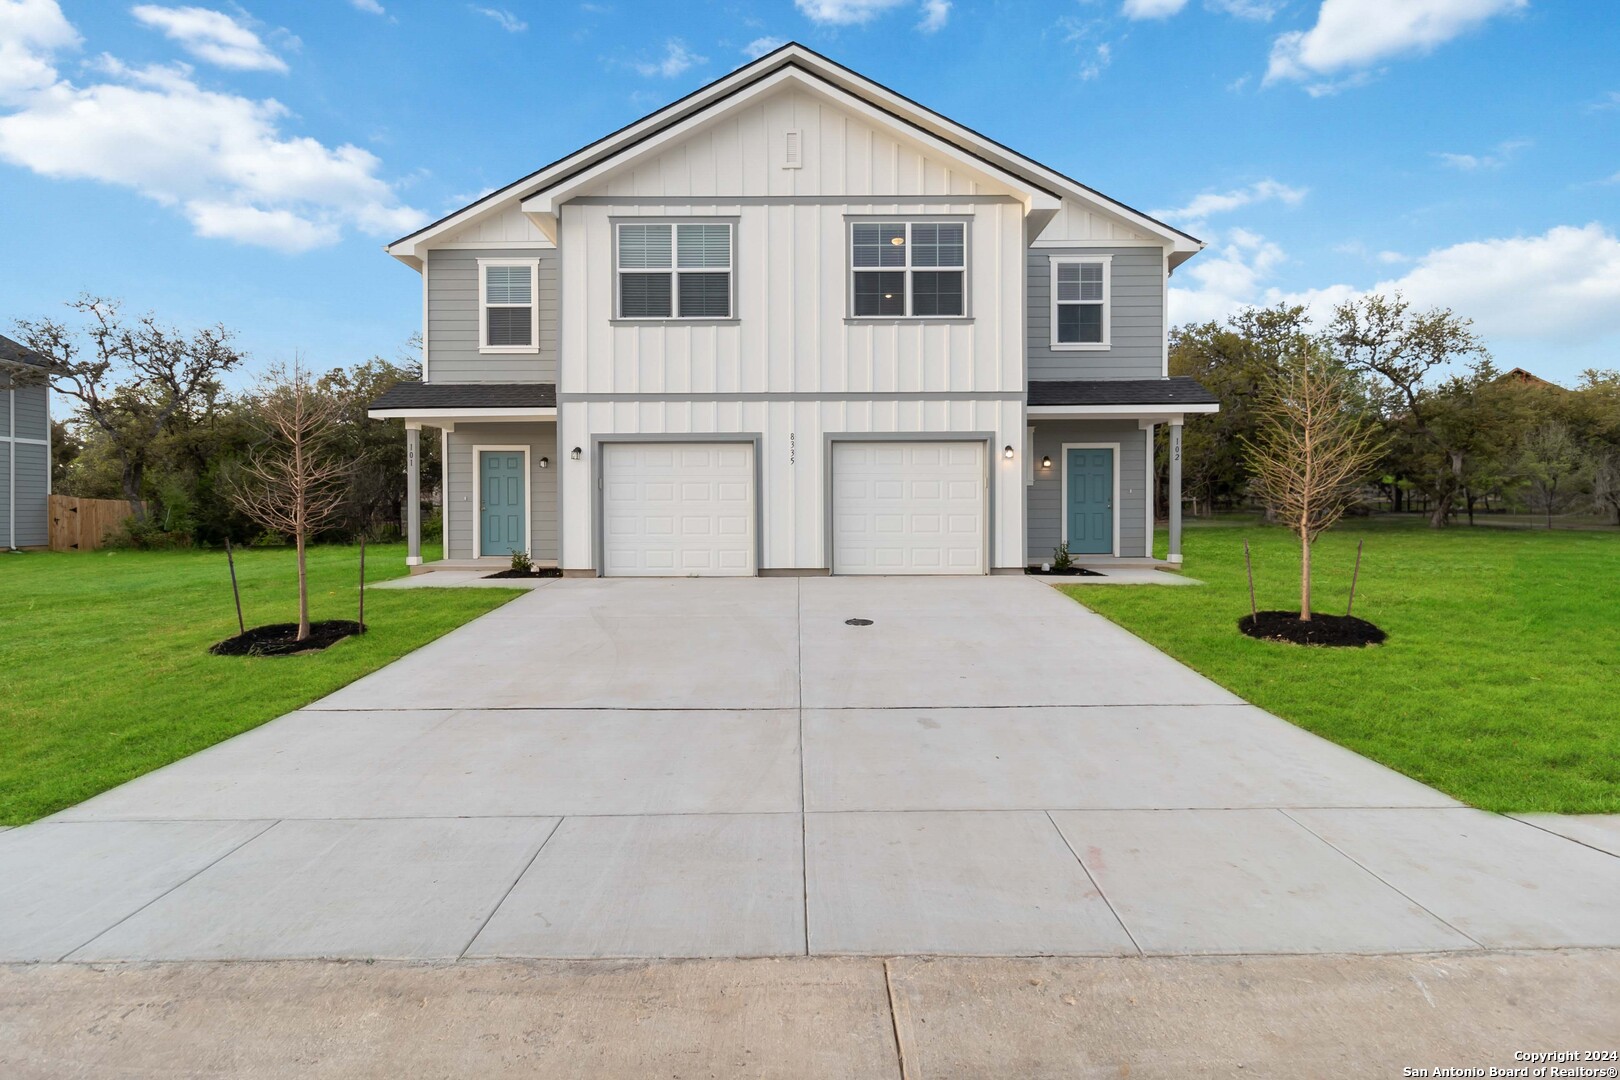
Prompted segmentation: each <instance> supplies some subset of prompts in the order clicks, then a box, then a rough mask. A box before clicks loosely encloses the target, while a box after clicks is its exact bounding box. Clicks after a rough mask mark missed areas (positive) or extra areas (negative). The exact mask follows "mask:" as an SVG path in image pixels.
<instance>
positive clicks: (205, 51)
mask: <svg viewBox="0 0 1620 1080" xmlns="http://www.w3.org/2000/svg"><path fill="white" fill-rule="evenodd" d="M130 14H131V15H133V16H135V20H136V21H137V22H139V23H142V24H143V25H146V26H150V27H151V28H152V29H154V30H159V31H162V33H163V36H164V37H166V38H168V39H169V40H170V41H174V42H177V43H178V44H179V46H180V47H181V48H182V49H184V50H186V52H188V53H190V54H191V55H192V56H195V57H196V58H197V59H199V60H203V61H206V62H207V63H210V64H216V65H218V66H219V67H222V68H232V69H234V70H236V71H279V72H282V73H285V72H286V70H287V62H286V61H285V60H283V59H282V58H281V57H279V56H277V55H276V54H275V53H273V52H271V51H270V47H269V46H268V45H266V44H265V43H264V42H263V41H262V40H260V38H259V35H258V34H255V33H254V32H253V31H252V30H249V29H248V28H247V27H245V26H243V25H242V24H241V23H239V22H237V21H236V20H235V19H233V18H231V17H230V16H229V15H226V14H225V13H224V12H222V11H211V10H209V9H208V8H200V7H159V6H158V5H156V4H138V5H136V6H135V7H133V8H131V9H130Z"/></svg>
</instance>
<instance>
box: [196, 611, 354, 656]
mask: <svg viewBox="0 0 1620 1080" xmlns="http://www.w3.org/2000/svg"><path fill="white" fill-rule="evenodd" d="M365 632H366V630H365V627H363V626H361V625H360V624H359V623H357V622H355V621H354V620H352V619H327V620H325V621H324V622H312V623H310V624H309V637H307V638H305V639H304V640H303V641H296V640H294V638H295V637H296V636H297V634H298V624H297V623H275V624H273V625H271V626H255V627H254V628H253V629H251V630H249V631H248V632H247V633H245V634H238V635H236V636H235V637H229V638H226V639H225V640H224V641H221V642H219V643H218V644H217V645H214V646H212V647H210V648H209V650H208V651H209V652H211V653H213V654H214V655H215V656H292V655H294V654H296V653H306V652H319V651H321V650H322V649H324V648H326V647H327V646H329V645H336V644H337V643H338V642H340V641H342V640H343V639H344V638H346V637H352V636H353V635H355V634H363V633H365Z"/></svg>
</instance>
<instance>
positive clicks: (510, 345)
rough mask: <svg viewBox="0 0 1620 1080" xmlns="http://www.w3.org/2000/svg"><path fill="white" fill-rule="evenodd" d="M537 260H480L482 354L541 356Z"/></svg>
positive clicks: (479, 304)
mask: <svg viewBox="0 0 1620 1080" xmlns="http://www.w3.org/2000/svg"><path fill="white" fill-rule="evenodd" d="M539 278H540V262H539V260H538V259H479V260H478V348H479V351H480V352H538V351H539V348H540V345H539V342H540V326H539V318H538V312H539V305H538V304H536V303H535V292H536V290H537V288H538V284H537V283H538V281H539Z"/></svg>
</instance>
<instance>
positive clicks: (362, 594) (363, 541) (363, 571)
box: [359, 532, 366, 633]
mask: <svg viewBox="0 0 1620 1080" xmlns="http://www.w3.org/2000/svg"><path fill="white" fill-rule="evenodd" d="M359 623H360V631H361V632H362V633H364V632H365V629H366V534H365V533H363V532H362V533H361V534H360V619H359Z"/></svg>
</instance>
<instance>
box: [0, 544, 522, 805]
mask: <svg viewBox="0 0 1620 1080" xmlns="http://www.w3.org/2000/svg"><path fill="white" fill-rule="evenodd" d="M404 561H405V549H404V546H403V545H398V544H395V545H386V546H385V545H374V546H369V547H367V549H366V565H367V576H368V577H370V578H371V579H372V580H379V579H382V578H389V577H397V576H399V575H400V574H402V573H403V572H404V569H405V568H404ZM236 569H237V574H238V576H239V578H240V579H241V582H242V608H243V614H244V615H245V616H246V619H247V624H248V626H249V627H252V626H254V625H257V624H262V623H273V622H287V621H288V620H289V619H292V618H294V617H295V616H296V614H297V610H298V608H297V604H298V600H297V584H296V578H295V571H294V566H293V552H292V549H290V548H275V549H269V550H249V551H240V552H238V553H237V556H236ZM309 574H310V607H311V609H312V612H313V614H314V617H315V618H317V619H326V618H349V619H352V618H354V616H355V591H356V590H355V585H356V584H357V582H358V573H357V552H356V549H354V548H350V547H326V546H322V547H313V548H311V549H310V551H309ZM519 595H521V594H520V593H519V592H517V591H513V590H506V589H413V590H410V591H406V592H399V591H392V590H386V589H385V590H375V591H373V590H368V591H367V593H366V623H367V625H368V626H369V627H370V632H368V633H366V634H364V635H362V636H360V637H354V638H348V639H346V640H344V641H341V642H339V643H338V644H336V645H334V646H332V647H331V648H330V649H327V650H325V651H324V652H320V653H314V654H306V655H300V656H287V657H225V656H210V655H209V654H208V646H209V645H211V644H213V643H214V642H216V641H219V640H221V639H222V638H226V637H229V636H231V635H233V634H235V633H236V612H235V608H234V607H233V606H232V603H231V584H230V576H229V572H228V570H227V568H226V565H225V555H224V553H223V552H213V551H145V552H140V551H122V550H120V551H98V552H82V553H81V552H52V553H41V554H30V555H13V556H6V555H0V627H4V628H5V630H4V633H3V635H0V825H20V824H23V823H24V822H27V821H31V820H33V819H34V818H37V817H41V816H43V815H45V814H49V813H52V812H54V811H57V810H60V809H62V808H63V807H65V806H70V805H72V804H73V803H76V802H79V801H81V800H83V799H87V798H89V797H90V796H92V795H95V794H98V793H100V792H102V791H105V790H107V789H108V788H111V787H114V786H116V785H118V784H121V783H123V782H124V781H126V780H130V779H133V778H134V777H137V776H140V775H141V774H143V773H147V772H151V771H152V770H153V769H156V768H158V767H160V766H162V765H167V764H168V763H169V762H171V761H177V760H179V759H180V758H183V757H185V756H186V755H188V754H193V753H195V752H197V751H198V750H201V749H203V748H205V747H207V746H211V745H213V744H214V743H217V742H220V741H221V740H223V739H227V738H230V737H231V736H232V735H236V734H239V733H241V732H243V731H246V730H248V729H249V728H252V727H257V726H258V725H259V724H262V723H264V722H265V721H267V720H271V719H274V718H275V717H277V716H279V715H281V714H282V713H285V712H289V711H291V710H293V709H296V708H298V707H299V706H302V705H306V704H308V703H309V702H311V701H314V700H315V699H316V698H319V697H323V696H325V695H326V694H329V693H331V692H332V691H333V690H336V689H338V688H339V687H341V686H343V685H345V684H346V683H350V682H353V681H354V680H355V679H358V678H359V677H360V676H362V675H365V674H367V673H369V672H371V671H375V670H376V669H377V668H380V667H382V666H383V665H384V664H387V663H389V662H390V661H392V660H395V659H397V658H399V657H401V656H403V655H405V654H406V653H408V652H410V651H411V650H413V649H416V648H419V647H421V646H422V645H425V644H427V643H428V642H429V641H432V640H433V639H434V638H436V637H439V636H440V635H442V634H445V633H447V632H449V631H450V630H453V629H455V628H456V627H457V626H460V625H461V624H462V623H464V622H467V621H468V620H470V619H473V618H475V617H477V616H478V615H481V614H483V613H484V612H486V611H489V610H491V609H492V608H496V607H499V606H500V605H501V604H503V603H505V602H506V601H508V600H510V599H512V598H513V597H515V596H519Z"/></svg>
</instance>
